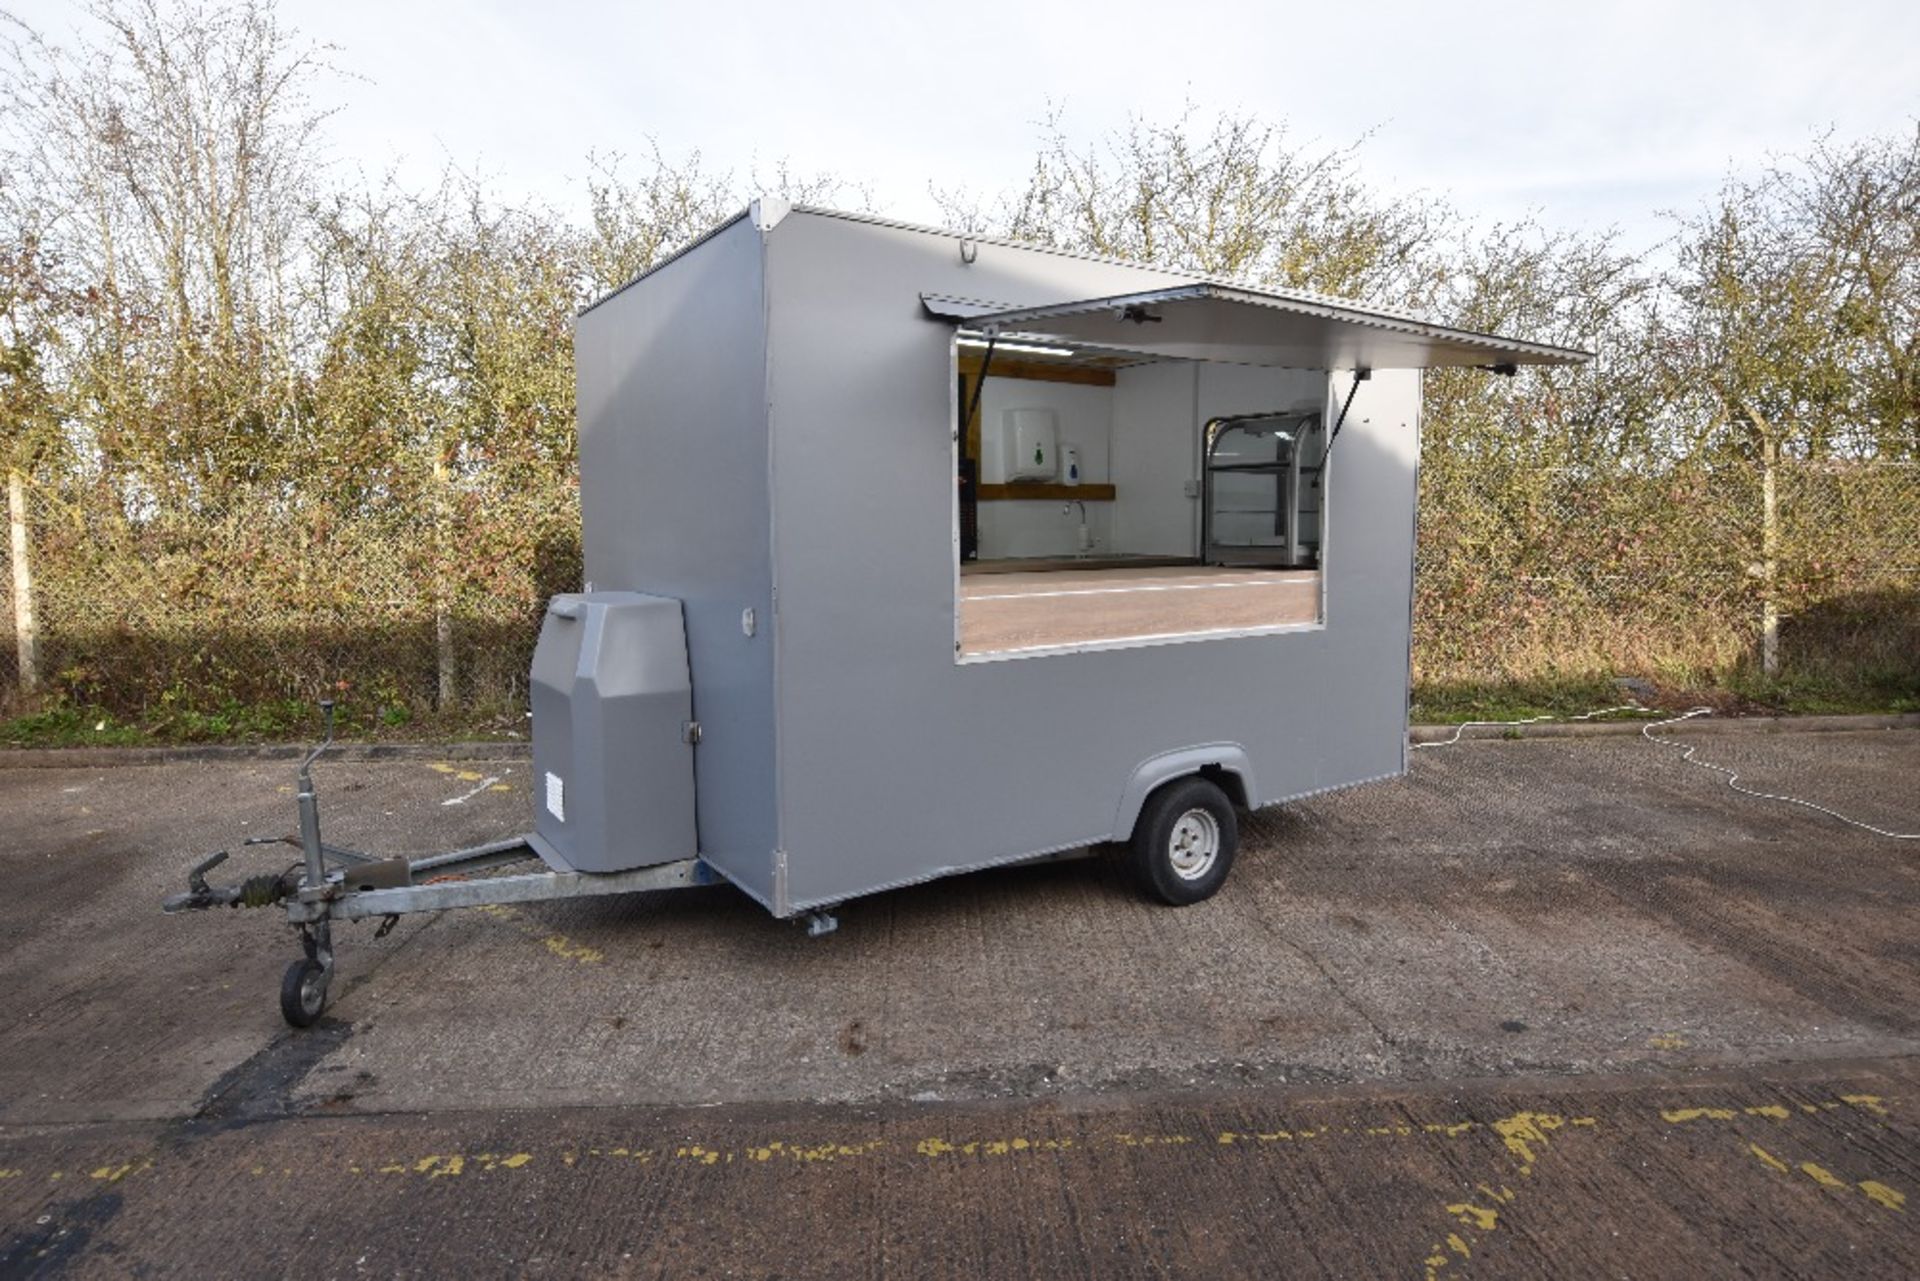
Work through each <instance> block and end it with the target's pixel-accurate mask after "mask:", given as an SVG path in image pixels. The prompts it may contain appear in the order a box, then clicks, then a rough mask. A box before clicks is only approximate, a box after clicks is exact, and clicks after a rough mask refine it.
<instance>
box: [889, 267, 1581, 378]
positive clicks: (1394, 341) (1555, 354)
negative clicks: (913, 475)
mask: <svg viewBox="0 0 1920 1281" xmlns="http://www.w3.org/2000/svg"><path fill="white" fill-rule="evenodd" d="M921 302H922V303H923V304H924V305H925V307H926V309H927V311H928V312H929V313H930V314H932V315H934V316H938V317H941V318H943V319H947V320H953V321H956V322H959V323H960V324H961V325H962V326H963V327H965V328H967V329H971V330H975V331H978V332H982V333H989V334H998V335H1001V336H1003V337H1007V338H1009V339H1011V338H1013V336H1014V335H1016V334H1017V335H1018V336H1019V337H1018V341H1021V342H1031V341H1034V340H1036V339H1044V340H1051V341H1057V342H1062V343H1073V344H1078V345H1085V346H1091V347H1100V348H1106V349H1109V350H1115V351H1126V352H1137V353H1139V354H1141V355H1147V356H1158V357H1164V358H1168V359H1178V360H1218V361H1228V362H1232V363H1235V364H1245V365H1284V366H1289V367H1292V368H1301V369H1445V368H1453V367H1460V366H1467V367H1482V368H1486V367H1493V366H1500V365H1577V364H1581V363H1583V362H1585V361H1588V360H1591V359H1592V358H1593V353H1592V352H1588V351H1580V350H1577V349H1575V348H1571V347H1553V346H1548V345H1547V344H1545V343H1532V342H1521V341H1519V340H1517V339H1512V338H1500V337H1496V336H1494V335H1492V334H1481V333H1475V332H1473V331H1472V330H1468V329H1453V328H1450V327H1448V326H1446V325H1431V324H1427V323H1426V322H1424V321H1419V320H1414V319H1412V318H1410V317H1404V316H1396V315H1393V314H1391V313H1385V312H1377V311H1368V310H1367V309H1365V308H1363V307H1357V306H1348V305H1345V304H1341V303H1334V302H1326V301H1319V300H1315V299H1310V298H1301V297H1293V296H1288V295H1286V294H1270V293H1261V292H1259V291H1258V290H1253V289H1242V288H1239V287H1236V286H1232V285H1220V284H1194V285H1182V286H1179V287H1177V288H1173V289H1157V290H1153V291H1150V292H1147V293H1138V294H1121V295H1119V296H1117V297H1113V298H1088V299H1082V300H1080V301H1078V302H1063V303H1053V304H1049V305H1046V306H1039V307H1018V308H1006V309H996V308H998V304H992V303H982V302H978V301H975V300H970V299H961V298H948V297H942V296H938V295H932V294H922V295H921Z"/></svg>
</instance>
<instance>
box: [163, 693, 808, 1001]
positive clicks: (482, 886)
mask: <svg viewBox="0 0 1920 1281" xmlns="http://www.w3.org/2000/svg"><path fill="white" fill-rule="evenodd" d="M320 708H321V712H322V714H323V715H324V716H325V718H326V737H325V738H324V739H323V740H322V741H321V743H320V745H319V746H317V747H315V748H314V749H313V750H312V751H310V752H308V753H307V755H306V757H305V758H304V759H303V760H302V761H301V762H300V767H299V770H298V773H297V778H298V782H299V786H298V788H297V789H296V797H295V804H296V806H297V807H298V810H299V816H300V830H299V834H298V836H297V837H295V836H287V837H255V838H252V839H250V840H248V841H246V842H244V844H245V845H249V846H252V845H273V844H287V845H292V846H295V847H297V848H298V849H299V850H300V854H301V857H300V861H299V862H297V863H295V864H293V865H292V866H291V867H289V868H287V869H286V870H285V871H284V872H279V873H265V874H261V875H255V876H250V877H248V878H246V879H245V880H243V881H240V882H238V883H235V884H230V885H214V884H211V883H209V882H208V880H207V873H208V872H211V871H212V870H213V869H214V868H216V867H218V866H219V865H220V864H222V863H224V862H226V860H227V857H228V853H229V852H228V851H227V850H219V851H217V852H215V853H213V854H210V855H208V856H207V857H206V858H203V859H202V860H201V861H200V862H199V863H197V864H195V865H194V867H193V869H192V870H191V871H190V872H188V873H187V888H186V890H185V892H183V893H179V894H174V895H170V896H169V897H168V898H167V899H166V900H165V901H164V902H163V903H162V904H161V908H162V910H163V911H166V912H169V913H173V912H193V911H205V910H208V909H210V908H216V907H271V906H274V905H276V904H284V905H285V907H286V913H287V920H288V922H289V923H290V924H291V925H293V927H294V928H295V929H297V930H298V931H299V933H300V950H301V956H300V957H299V958H298V959H296V960H295V961H293V962H292V963H291V964H290V965H288V967H287V970H286V973H285V975H284V976H283V977H282V979H281V983H280V1013H281V1014H282V1016H284V1017H285V1019H286V1020H287V1022H288V1023H290V1024H292V1025H293V1026H294V1027H297V1028H302V1027H310V1026H312V1025H313V1023H314V1022H315V1021H317V1020H318V1019H319V1017H320V1015H321V1013H322V1012H323V1011H324V1010H325V1009H326V1005H327V995H328V988H329V986H330V985H331V983H332V981H333V974H334V960H335V958H334V947H333V923H334V922H335V921H361V920H366V919H369V918H371V917H380V918H382V923H381V926H380V930H379V933H377V934H376V935H375V937H376V938H378V937H380V935H383V934H385V933H386V932H387V931H388V930H390V929H392V928H393V926H394V925H395V924H396V923H397V922H398V921H399V919H400V918H401V917H402V916H407V915H410V914H412V913H415V912H440V911H445V910H447V909H449V908H460V907H486V906H491V905H496V904H508V903H541V902H547V901H549V900H553V899H566V898H587V897H597V896H600V895H605V894H631V893H635V892H638V891H642V890H667V889H680V888H683V887H686V886H693V885H714V884H718V883H720V882H722V881H724V880H725V879H726V878H725V877H723V876H722V875H721V874H720V873H719V872H718V871H717V870H715V869H714V867H713V865H712V864H710V863H708V862H707V861H706V860H704V859H701V858H697V857H696V858H686V859H679V860H677V861H675V862H671V863H662V864H659V865H656V866H653V867H642V868H635V869H634V870H632V871H626V872H607V873H587V872H560V871H553V870H549V869H546V868H545V866H544V864H542V870H540V871H537V872H536V871H526V872H517V873H513V874H502V875H488V876H480V875H479V874H480V873H493V872H499V871H501V869H505V868H511V867H513V866H514V865H516V864H521V863H528V862H532V863H540V862H541V860H540V855H539V852H538V851H537V850H535V848H534V846H533V841H534V839H535V838H534V837H532V836H530V835H527V836H514V837H509V838H507V839H506V840H500V841H492V842H489V843H488V844H485V845H475V846H472V847H470V848H467V849H459V850H452V851H450V852H447V853H444V854H430V855H426V856H423V857H420V858H378V857H376V856H374V855H371V854H365V853H362V852H360V851H359V850H350V849H343V848H341V847H339V846H336V845H329V844H327V843H326V842H325V841H323V840H321V839H320V800H319V796H318V794H317V793H316V791H315V789H314V785H313V763H314V762H315V761H317V760H318V759H320V757H321V756H322V755H323V754H324V753H325V752H326V751H327V749H328V748H329V747H331V746H332V745H333V704H332V702H330V701H328V702H322V703H321V704H320ZM806 924H807V930H808V933H810V934H816V935H818V934H824V933H828V932H830V931H831V930H832V929H833V927H834V924H835V922H834V919H833V917H832V916H830V915H828V914H826V913H824V912H815V913H811V914H809V915H808V917H807V919H806Z"/></svg>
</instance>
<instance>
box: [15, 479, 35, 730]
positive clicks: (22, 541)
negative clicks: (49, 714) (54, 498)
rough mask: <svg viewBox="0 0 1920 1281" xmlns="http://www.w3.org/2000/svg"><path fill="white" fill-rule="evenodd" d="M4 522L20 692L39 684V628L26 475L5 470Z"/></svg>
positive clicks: (30, 689) (31, 689)
mask: <svg viewBox="0 0 1920 1281" xmlns="http://www.w3.org/2000/svg"><path fill="white" fill-rule="evenodd" d="M7 526H8V532H9V534H10V542H9V547H10V551H11V555H12V558H13V640H14V645H15V647H16V648H17V650H18V652H19V655H20V692H21V693H23V694H31V693H33V692H34V691H35V690H37V689H39V688H40V630H39V628H38V626H36V624H35V623H34V618H33V566H32V564H31V563H30V562H29V560H28V558H27V542H28V539H27V478H26V477H25V476H24V475H22V474H21V473H20V471H19V470H18V469H17V468H13V469H9V470H8V472H7Z"/></svg>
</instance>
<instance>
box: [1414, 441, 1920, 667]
mask: <svg viewBox="0 0 1920 1281" xmlns="http://www.w3.org/2000/svg"><path fill="white" fill-rule="evenodd" d="M1768 470H1769V469H1767V468H1763V467H1761V466H1758V465H1753V464H1723V465H1712V464H1707V463H1701V462H1685V463H1677V464H1674V465H1671V466H1667V467H1663V468H1649V469H1633V468H1625V467H1616V468H1612V469H1608V470H1604V471H1603V470H1598V469H1589V468H1528V467H1519V466H1501V465H1498V464H1490V463H1488V462H1487V461H1485V460H1482V459H1475V458H1470V457H1458V456H1454V457H1444V458H1439V459H1435V458H1433V457H1432V456H1431V454H1430V455H1429V458H1428V460H1427V465H1426V468H1425V471H1424V473H1423V476H1422V488H1421V510H1420V521H1421V525H1420V546H1419V570H1418V575H1417V588H1416V605H1415V610H1414V620H1415V641H1414V652H1415V667H1416V670H1417V674H1418V677H1419V679H1421V680H1422V681H1428V682H1439V683H1461V684H1469V685H1473V684H1499V683H1503V682H1511V681H1519V682H1525V681H1534V680H1540V679H1543V678H1549V679H1551V678H1559V677H1575V678H1578V677H1587V676H1596V675H1618V674H1637V675H1649V676H1661V675H1664V676H1668V677H1670V678H1672V679H1675V680H1678V681H1683V682H1686V681H1698V682H1701V683H1709V682H1711V681H1713V680H1714V679H1715V678H1716V676H1719V677H1722V678H1723V677H1724V676H1725V675H1727V674H1729V673H1731V672H1734V671H1736V670H1742V669H1747V670H1761V669H1764V668H1766V667H1768V666H1769V658H1768V651H1769V643H1768V634H1769V632H1772V633H1773V635H1774V638H1775V639H1774V644H1773V646H1772V650H1773V653H1772V662H1771V666H1772V667H1773V668H1774V669H1775V672H1777V674H1781V675H1798V676H1803V677H1813V678H1833V679H1836V680H1843V681H1858V680H1860V679H1863V678H1864V679H1868V680H1873V681H1878V682H1880V683H1886V682H1887V681H1888V680H1892V681H1894V682H1899V681H1901V680H1904V681H1905V683H1908V684H1911V683H1912V682H1913V681H1914V680H1915V679H1916V678H1917V677H1920V467H1916V466H1914V465H1912V464H1903V463H1855V462H1821V463H1809V462H1782V463H1779V464H1776V465H1775V466H1774V467H1773V468H1772V469H1771V471H1772V485H1771V488H1772V491H1773V497H1772V501H1771V502H1769V501H1768V497H1767V494H1768V488H1769V485H1768V474H1767V473H1768Z"/></svg>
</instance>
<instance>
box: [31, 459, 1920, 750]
mask: <svg viewBox="0 0 1920 1281" xmlns="http://www.w3.org/2000/svg"><path fill="white" fill-rule="evenodd" d="M1436 452H1438V451H1434V450H1429V451H1428V457H1427V459H1426V461H1425V464H1424V471H1423V477H1422V494H1421V513H1420V546H1419V569H1418V581H1417V589H1416V609H1415V667H1416V673H1417V677H1418V679H1419V680H1420V681H1422V682H1423V683H1433V684H1442V685H1445V684H1463V685H1474V686H1485V685H1498V684H1504V683H1512V682H1518V683H1526V682H1534V681H1540V680H1543V679H1547V680H1563V679H1569V678H1571V679H1579V678H1590V677H1596V676H1612V675H1619V674H1629V673H1631V674H1639V675H1651V676H1666V677H1668V678H1670V679H1675V680H1679V681H1689V680H1691V681H1698V682H1702V683H1710V682H1711V681H1713V680H1714V679H1715V677H1716V674H1718V675H1719V676H1722V677H1724V675H1725V674H1727V673H1730V672H1733V671H1736V670H1746V671H1751V670H1757V669H1758V668H1759V667H1760V666H1761V665H1762V663H1763V661H1764V658H1765V653H1766V631H1767V628H1768V620H1769V619H1770V618H1773V619H1777V620H1778V621H1777V650H1776V655H1775V657H1776V661H1777V665H1778V668H1779V671H1780V672H1781V673H1782V674H1784V675H1800V676H1810V677H1815V678H1829V677H1830V678H1834V679H1840V680H1858V679H1860V678H1862V677H1863V676H1864V677H1866V678H1869V679H1877V680H1879V681H1881V682H1882V683H1884V682H1886V681H1887V680H1889V679H1890V680H1892V681H1893V682H1894V683H1896V684H1904V685H1905V686H1907V687H1910V686H1911V685H1912V683H1913V682H1914V680H1915V679H1916V667H1920V467H1916V466H1914V465H1911V464H1890V463H1878V464H1867V463H1837V462H1829V463H1805V462H1797V463H1788V462H1783V463H1781V464H1779V465H1778V466H1777V467H1776V468H1775V469H1774V485H1773V490H1774V498H1773V502H1772V504H1771V509H1770V511H1771V514H1769V505H1768V503H1767V501H1766V488H1767V486H1766V483H1765V474H1764V472H1763V470H1762V469H1760V468H1757V467H1755V466H1751V465H1724V466H1713V465H1707V464H1703V463H1684V464H1676V465H1673V466H1670V467H1666V468H1661V469H1645V470H1634V469H1630V468H1615V469H1612V470H1607V471H1601V470H1596V469H1580V468H1552V469H1542V468H1531V467H1524V466H1504V465H1501V464H1499V463H1498V462H1490V461H1488V460H1486V459H1484V458H1476V457H1472V456H1468V455H1464V454H1445V455H1442V456H1439V457H1436V456H1435V454H1436ZM22 492H23V493H24V496H25V502H24V511H23V512H15V513H13V514H14V515H16V516H19V517H20V518H21V519H23V520H24V524H25V530H24V532H25V535H26V541H27V543H28V545H29V546H30V549H31V550H30V555H29V565H30V572H31V589H32V590H31V597H32V611H33V623H34V628H35V631H36V632H37V636H36V649H37V661H36V667H37V673H38V678H39V685H40V687H41V689H42V690H43V691H45V693H47V694H48V695H51V696H52V697H54V698H56V699H59V700H62V701H64V702H66V703H69V704H72V705H78V706H85V707H97V708H100V709H103V710H105V711H107V712H110V713H111V714H113V715H114V716H117V717H121V718H125V719H128V720H138V721H141V722H142V723H146V724H150V725H152V724H158V725H160V726H161V727H162V728H164V727H165V723H166V721H167V719H168V717H169V716H174V715H185V714H187V713H197V714H202V715H204V714H207V713H209V712H217V711H219V709H221V708H230V707H234V706H255V705H263V704H265V705H271V704H274V703H276V702H279V703H284V704H287V705H288V707H289V712H288V715H289V717H290V718H291V717H293V716H295V715H298V714H299V708H298V707H296V706H294V705H295V704H300V705H304V704H307V703H308V702H309V701H310V700H311V699H312V698H313V697H314V696H316V695H317V694H322V693H327V692H334V693H337V694H340V695H342V696H344V699H345V701H346V702H347V703H348V704H349V705H351V706H353V707H355V708H356V709H358V714H359V716H360V717H361V718H362V723H369V722H371V721H373V720H375V719H385V720H386V721H387V722H388V723H391V724H397V723H400V722H402V721H405V720H409V719H412V718H413V717H415V716H417V715H420V714H423V713H428V712H435V711H438V712H450V711H456V710H457V711H460V712H462V713H474V712H481V711H484V712H492V713H498V714H501V715H505V716H516V717H517V715H518V713H519V712H520V711H521V710H523V709H524V707H525V701H526V687H525V686H526V672H527V667H528V663H529V661H530V659H531V656H532V651H533V644H534V641H535V639H536V637H537V634H538V629H539V621H540V618H541V613H542V605H543V602H544V601H545V599H546V598H547V597H548V596H549V595H551V594H553V593H555V592H560V591H566V590H571V589H575V588H577V587H578V585H579V580H580V548H579V506H578V491H577V488H576V487H575V485H574V484H573V483H572V482H571V480H563V479H557V478H553V477H551V476H545V477H541V476H534V477H526V476H520V477H517V478H508V477H503V476H497V475H484V476H479V477H475V478H471V479H466V480H461V479H453V480H448V481H446V482H445V483H444V485H442V486H441V488H440V491H439V493H438V498H437V500H436V501H421V495H419V494H414V495H409V496H405V499H404V501H403V500H402V496H397V495H393V496H388V497H387V498H386V499H385V500H384V501H383V500H380V499H378V498H377V497H376V498H366V497H363V498H362V499H360V500H358V501H356V502H355V503H351V504H349V503H343V502H338V501H334V502H326V501H318V500H309V499H305V498H303V497H301V496H300V495H299V494H298V493H297V492H295V493H289V492H286V491H280V490H268V489H263V490H261V491H259V492H246V491H229V492H227V493H225V494H224V495H223V496H222V498H221V499H220V500H219V501H218V502H217V503H207V504H204V505H203V504H197V503H174V504H171V505H161V504H158V503H154V502H151V501H146V500H142V501H135V500H131V499H129V498H128V497H127V496H126V495H124V494H114V493H109V492H107V491H105V490H103V489H102V488H100V487H99V486H94V487H91V488H88V487H81V486H76V485H73V484H57V483H48V482H46V481H44V480H42V481H40V482H39V483H29V484H26V485H25V486H23V487H22ZM11 559H12V558H11V556H9V558H8V560H9V563H8V566H7V569H8V580H7V584H6V586H7V592H6V595H5V598H4V599H5V602H6V603H5V605H4V606H3V607H0V618H4V619H5V622H6V637H7V643H6V644H5V645H4V646H0V705H4V706H6V707H10V708H14V709H18V708H21V707H23V706H25V705H26V700H23V699H22V698H21V697H20V693H21V689H22V683H23V682H22V676H23V673H22V671H21V667H20V661H19V655H20V652H21V649H20V646H18V645H17V644H16V643H15V640H16V638H17V637H18V635H19V633H20V623H21V621H22V620H21V619H20V618H19V617H18V616H17V614H16V612H15V608H14V601H15V598H16V593H15V592H14V591H13V587H14V583H13V579H12V568H13V567H12V564H11Z"/></svg>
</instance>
